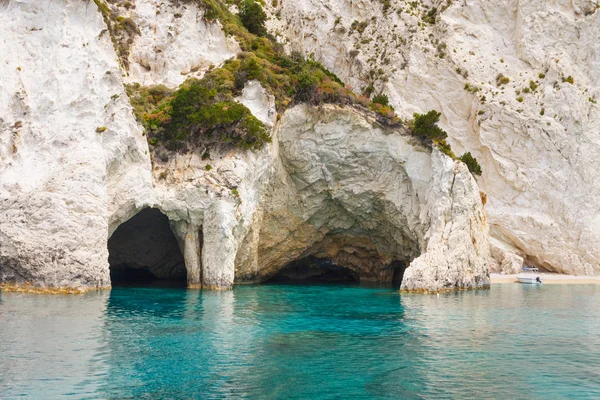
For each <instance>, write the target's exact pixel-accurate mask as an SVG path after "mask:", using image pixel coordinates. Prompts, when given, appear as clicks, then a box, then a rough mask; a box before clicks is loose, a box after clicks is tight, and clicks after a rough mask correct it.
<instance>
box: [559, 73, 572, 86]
mask: <svg viewBox="0 0 600 400" xmlns="http://www.w3.org/2000/svg"><path fill="white" fill-rule="evenodd" d="M562 81H563V82H569V83H570V84H571V85H572V84H574V83H575V79H573V77H572V76H571V75H569V76H567V77H566V78H565V77H564V76H563V78H562Z"/></svg>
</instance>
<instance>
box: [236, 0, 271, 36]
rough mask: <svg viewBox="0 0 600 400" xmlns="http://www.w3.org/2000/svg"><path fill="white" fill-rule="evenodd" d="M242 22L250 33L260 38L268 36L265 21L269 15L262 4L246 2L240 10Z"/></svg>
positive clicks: (248, 0)
mask: <svg viewBox="0 0 600 400" xmlns="http://www.w3.org/2000/svg"><path fill="white" fill-rule="evenodd" d="M239 16H240V21H242V24H243V25H244V27H245V28H246V29H248V32H250V33H253V34H255V35H258V36H266V34H267V28H266V27H265V20H266V19H267V14H265V12H264V11H263V9H262V7H261V6H260V4H258V3H257V2H255V1H254V0H244V2H243V4H242V5H241V9H240V14H239Z"/></svg>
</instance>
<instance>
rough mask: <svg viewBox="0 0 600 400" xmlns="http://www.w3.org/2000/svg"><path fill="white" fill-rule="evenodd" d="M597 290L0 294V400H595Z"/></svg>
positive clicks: (599, 348) (599, 373) (599, 387)
mask: <svg viewBox="0 0 600 400" xmlns="http://www.w3.org/2000/svg"><path fill="white" fill-rule="evenodd" d="M598 304H600V289H599V288H598V287H597V286H560V285H552V286H550V285H549V286H544V287H536V288H532V287H528V286H519V285H499V286H494V287H493V288H492V289H491V290H489V291H477V292H463V293H450V294H446V295H441V296H439V297H437V296H422V295H403V296H400V295H398V294H397V293H393V292H391V291H389V290H385V289H366V288H360V287H346V286H299V285H292V286H286V285H270V286H249V287H248V286H245V287H239V288H236V289H235V290H234V291H232V292H224V293H212V292H199V291H185V290H177V289H134V288H128V289H115V290H113V291H111V292H110V293H94V294H89V295H85V296H66V297H62V296H32V295H24V294H13V293H0V371H1V373H0V397H1V398H16V397H19V396H25V397H31V398H44V399H50V398H58V397H72V398H91V399H95V398H119V399H121V398H130V399H140V398H141V399H157V398H172V399H179V398H203V399H225V398H227V399H229V398H247V399H255V398H260V399H340V398H352V399H428V398H511V399H512V398H539V399H552V398H557V399H558V398H566V397H577V398H589V399H592V398H600V364H599V361H598V360H600V334H599V333H600V307H598Z"/></svg>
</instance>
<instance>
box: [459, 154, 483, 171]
mask: <svg viewBox="0 0 600 400" xmlns="http://www.w3.org/2000/svg"><path fill="white" fill-rule="evenodd" d="M459 160H460V161H462V162H464V163H465V164H466V165H467V168H469V171H470V172H471V173H472V174H473V175H481V172H482V171H481V165H479V163H478V162H477V159H476V158H475V157H473V156H472V155H471V152H466V153H465V154H463V155H462V156H460V157H459Z"/></svg>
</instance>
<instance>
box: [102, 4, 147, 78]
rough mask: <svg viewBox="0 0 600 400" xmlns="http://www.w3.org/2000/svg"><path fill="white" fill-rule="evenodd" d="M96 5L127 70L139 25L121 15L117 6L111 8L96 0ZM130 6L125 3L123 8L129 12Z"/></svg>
mask: <svg viewBox="0 0 600 400" xmlns="http://www.w3.org/2000/svg"><path fill="white" fill-rule="evenodd" d="M94 3H96V5H97V6H98V10H99V11H100V13H101V14H102V17H103V18H104V23H106V26H107V27H108V32H109V34H110V39H111V41H112V43H113V46H114V47H115V51H116V52H117V55H118V56H119V59H120V60H121V62H122V63H123V66H124V67H125V69H128V68H129V52H130V50H131V45H132V44H133V40H134V38H135V36H136V35H139V34H140V30H139V29H138V27H137V24H136V23H135V21H134V20H133V19H131V18H128V17H124V16H122V15H119V12H118V10H119V9H118V7H117V6H113V7H112V8H111V6H109V5H108V4H106V3H105V2H103V1H101V0H94ZM129 4H131V3H124V4H123V7H125V8H126V9H127V10H129V9H130V8H132V7H133V6H132V5H131V6H130V5H129Z"/></svg>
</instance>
